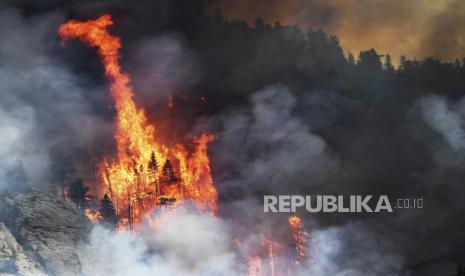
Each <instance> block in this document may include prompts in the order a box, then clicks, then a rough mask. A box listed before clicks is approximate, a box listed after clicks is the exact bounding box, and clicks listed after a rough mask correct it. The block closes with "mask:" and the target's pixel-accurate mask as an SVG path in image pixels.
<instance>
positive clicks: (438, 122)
mask: <svg viewBox="0 0 465 276" xmlns="http://www.w3.org/2000/svg"><path fill="white" fill-rule="evenodd" d="M421 107H422V111H423V116H424V118H425V120H426V122H427V123H428V124H429V125H430V126H431V127H432V128H433V129H434V130H435V131H437V132H438V133H440V134H441V135H442V136H443V137H444V139H445V140H446V142H447V143H448V144H449V145H450V146H451V147H452V148H453V149H454V150H456V151H459V150H463V149H464V148H465V131H464V129H463V127H462V125H463V122H462V118H461V116H460V114H459V113H457V112H456V111H455V110H453V109H451V108H450V107H449V105H448V103H447V99H445V98H442V97H437V96H431V97H427V98H423V99H422V100H421ZM459 107H460V106H459Z"/></svg>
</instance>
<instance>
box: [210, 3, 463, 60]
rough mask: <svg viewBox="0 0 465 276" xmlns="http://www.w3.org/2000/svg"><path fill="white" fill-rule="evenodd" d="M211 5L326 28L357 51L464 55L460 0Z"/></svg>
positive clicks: (243, 15)
mask: <svg viewBox="0 0 465 276" xmlns="http://www.w3.org/2000/svg"><path fill="white" fill-rule="evenodd" d="M212 6H219V7H220V8H221V9H222V11H223V13H224V15H225V17H226V18H228V19H230V20H232V19H241V20H247V21H248V22H249V23H250V24H254V22H255V19H256V18H257V17H262V18H263V19H264V20H265V22H267V23H269V24H274V22H275V21H279V22H280V23H281V24H298V25H299V26H301V27H302V28H303V29H307V28H308V27H311V28H322V29H323V30H325V31H327V32H329V33H331V34H335V35H337V36H338V37H339V39H340V40H341V44H342V46H343V48H344V49H345V50H346V51H351V52H353V53H358V52H359V51H360V50H365V49H370V48H376V49H377V50H378V51H379V52H381V53H390V54H392V55H393V56H394V57H396V58H398V57H399V56H400V55H406V56H408V57H415V58H422V57H425V56H434V57H436V58H441V59H446V60H453V59H455V58H461V57H463V56H465V44H464V43H463V38H464V37H465V33H464V31H463V28H460V27H459V26H461V25H463V18H464V16H463V14H464V12H465V7H464V5H463V3H462V2H461V1H460V0H441V1H428V0H421V1H390V0H382V1H370V0H363V1H359V0H351V1H344V0H330V1H326V0H311V1H307V0H291V1H279V0H275V1H251V0H242V1H235V0H218V1H215V4H214V5H212ZM394 38H395V39H394Z"/></svg>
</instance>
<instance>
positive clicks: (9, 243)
mask: <svg viewBox="0 0 465 276" xmlns="http://www.w3.org/2000/svg"><path fill="white" fill-rule="evenodd" d="M0 272H1V273H2V274H1V275H37V276H42V275H44V276H45V275H46V274H45V273H44V272H43V267H42V266H41V265H40V264H39V263H37V262H36V261H34V260H32V259H30V258H29V257H27V256H26V254H25V253H24V250H23V248H22V246H21V245H20V244H19V243H18V242H17V241H16V239H15V237H13V235H12V234H11V233H10V231H9V230H8V228H6V227H5V225H4V224H3V223H0Z"/></svg>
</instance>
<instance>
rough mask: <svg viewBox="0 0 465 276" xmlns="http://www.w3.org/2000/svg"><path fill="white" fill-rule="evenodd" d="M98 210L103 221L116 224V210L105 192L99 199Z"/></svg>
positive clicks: (112, 224)
mask: <svg viewBox="0 0 465 276" xmlns="http://www.w3.org/2000/svg"><path fill="white" fill-rule="evenodd" d="M99 212H100V214H101V216H102V221H103V222H104V223H107V224H109V225H111V226H115V225H116V222H117V221H118V219H117V217H116V210H115V207H114V206H113V202H112V201H111V199H110V197H109V196H108V195H107V194H105V195H104V196H103V198H102V199H101V200H100V209H99Z"/></svg>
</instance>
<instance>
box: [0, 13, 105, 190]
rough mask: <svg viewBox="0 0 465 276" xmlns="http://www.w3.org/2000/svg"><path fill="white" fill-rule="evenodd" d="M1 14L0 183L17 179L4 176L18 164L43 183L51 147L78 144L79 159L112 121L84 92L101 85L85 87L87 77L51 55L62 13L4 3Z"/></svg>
mask: <svg viewBox="0 0 465 276" xmlns="http://www.w3.org/2000/svg"><path fill="white" fill-rule="evenodd" d="M0 17H1V18H0V24H1V26H0V32H1V33H2V41H1V42H0V55H1V57H2V62H1V63H0V82H1V87H0V97H1V98H2V101H1V102H0V115H1V119H0V132H1V133H2V137H1V138H0V139H1V143H0V144H1V149H0V156H1V160H2V161H1V165H0V177H1V178H0V183H2V186H3V187H5V186H6V185H12V186H11V187H15V186H17V185H19V184H18V183H15V181H16V180H17V179H16V178H13V179H10V178H8V177H6V175H8V174H10V175H11V172H9V171H11V168H12V166H13V165H14V166H13V168H14V170H16V171H17V172H20V171H24V174H25V175H24V176H23V177H24V178H25V179H27V180H28V182H29V186H34V187H36V186H37V185H39V184H42V186H43V185H44V184H45V183H47V182H48V179H49V178H50V174H51V173H50V171H49V165H50V164H49V161H50V160H49V155H50V150H51V149H52V148H54V147H59V148H62V149H64V150H66V151H68V152H73V151H75V150H77V149H79V150H81V152H82V153H81V154H80V155H79V154H77V156H76V159H78V158H79V156H81V157H84V158H90V157H89V153H88V152H85V148H86V147H87V146H88V145H89V144H90V143H94V142H95V141H97V140H98V138H99V137H98V135H99V133H102V131H100V130H103V132H105V129H107V128H108V127H107V126H106V123H105V121H104V120H102V119H101V118H99V117H98V116H96V114H95V110H92V106H91V103H90V102H89V101H88V100H87V99H86V97H87V95H89V94H92V93H96V94H99V93H101V92H102V91H101V89H94V88H92V89H89V87H86V85H85V84H86V78H84V77H79V76H76V75H75V74H74V73H73V72H72V71H71V69H70V68H68V67H67V66H65V65H64V64H63V63H62V61H60V59H59V58H57V57H56V56H54V55H53V53H52V51H54V50H55V51H56V47H59V43H58V41H57V40H56V34H55V31H56V26H58V24H59V23H60V22H61V21H62V17H61V16H60V15H58V14H49V15H46V16H38V17H31V18H28V19H24V18H23V17H22V16H21V15H20V13H19V12H18V11H16V10H12V9H2V10H0ZM50 42H55V43H50ZM87 82H88V81H87ZM97 130H99V131H97ZM77 152H79V151H77ZM18 166H19V167H18ZM7 182H11V183H7Z"/></svg>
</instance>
